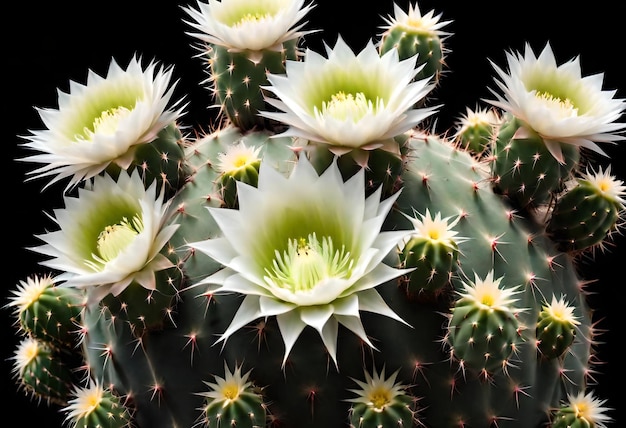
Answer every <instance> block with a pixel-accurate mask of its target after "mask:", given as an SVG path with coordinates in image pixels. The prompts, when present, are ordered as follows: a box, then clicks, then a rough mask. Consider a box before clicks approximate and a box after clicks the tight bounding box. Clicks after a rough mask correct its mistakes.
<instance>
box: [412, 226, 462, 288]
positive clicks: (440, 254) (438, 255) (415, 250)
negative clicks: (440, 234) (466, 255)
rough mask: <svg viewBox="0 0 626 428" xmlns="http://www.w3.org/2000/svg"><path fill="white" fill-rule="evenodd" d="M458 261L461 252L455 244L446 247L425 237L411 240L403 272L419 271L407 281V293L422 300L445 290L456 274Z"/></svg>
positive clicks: (414, 272) (413, 273)
mask: <svg viewBox="0 0 626 428" xmlns="http://www.w3.org/2000/svg"><path fill="white" fill-rule="evenodd" d="M458 258H459V249H458V246H457V245H456V244H454V243H453V244H452V245H446V244H444V243H441V242H437V241H433V240H431V239H428V238H425V237H414V238H411V240H410V241H409V242H407V243H406V245H405V246H404V248H403V249H402V253H401V254H400V262H401V265H402V267H403V268H415V270H414V271H413V272H411V274H410V275H409V279H408V281H407V285H406V289H407V293H408V294H410V295H412V296H418V295H419V294H420V293H422V292H430V293H432V292H437V291H440V290H441V289H443V287H445V286H446V285H447V284H448V283H449V282H450V278H451V277H452V274H453V272H454V271H455V270H456V264H457V261H458Z"/></svg>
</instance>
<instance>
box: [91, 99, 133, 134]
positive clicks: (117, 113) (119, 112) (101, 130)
mask: <svg viewBox="0 0 626 428" xmlns="http://www.w3.org/2000/svg"><path fill="white" fill-rule="evenodd" d="M130 112H131V110H129V109H127V108H126V107H115V108H111V109H109V110H105V111H103V112H102V113H101V114H100V116H99V117H97V118H96V119H95V120H94V121H93V124H92V129H90V128H87V127H86V128H85V129H84V135H85V136H87V139H91V138H92V137H93V136H94V135H95V134H105V135H113V134H115V132H116V131H117V130H118V129H119V123H120V120H121V119H122V118H124V117H126V116H128V115H129V114H130Z"/></svg>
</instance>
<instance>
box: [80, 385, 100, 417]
mask: <svg viewBox="0 0 626 428" xmlns="http://www.w3.org/2000/svg"><path fill="white" fill-rule="evenodd" d="M100 401H102V395H101V394H100V391H94V392H93V393H91V394H89V395H87V396H86V397H85V402H84V403H83V404H84V408H85V411H84V413H85V414H90V413H91V412H93V411H94V410H95V409H96V407H98V405H99V404H100Z"/></svg>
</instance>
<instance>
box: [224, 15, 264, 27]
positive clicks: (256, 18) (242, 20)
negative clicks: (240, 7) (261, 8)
mask: <svg viewBox="0 0 626 428" xmlns="http://www.w3.org/2000/svg"><path fill="white" fill-rule="evenodd" d="M268 18H272V15H271V14H270V13H268V12H248V13H245V14H243V15H241V16H239V17H238V19H236V20H234V22H233V23H232V24H231V25H230V26H231V27H241V26H242V25H245V24H248V23H256V22H260V21H264V20H266V19H268Z"/></svg>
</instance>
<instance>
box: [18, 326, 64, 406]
mask: <svg viewBox="0 0 626 428" xmlns="http://www.w3.org/2000/svg"><path fill="white" fill-rule="evenodd" d="M62 352H63V351H60V350H59V349H58V348H56V347H54V346H52V345H51V344H50V343H48V342H44V341H42V340H39V339H35V338H32V337H25V338H23V339H22V341H21V342H20V343H19V344H18V347H17V349H16V351H15V354H14V357H13V358H12V359H13V374H14V375H15V376H16V378H18V379H19V382H20V385H21V388H23V389H24V390H25V391H26V393H27V394H29V395H31V396H32V397H34V398H35V399H37V400H43V401H46V402H48V403H55V404H59V405H63V404H65V403H66V400H67V397H68V395H69V393H70V389H71V387H72V384H73V382H74V381H75V379H74V378H73V376H72V373H71V369H70V367H71V366H70V365H68V364H66V362H67V358H65V357H64V355H62Z"/></svg>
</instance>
